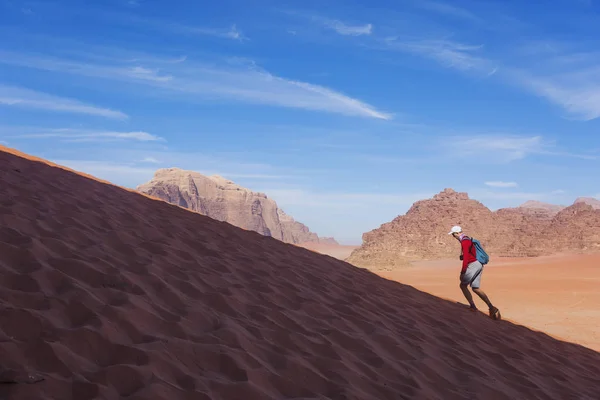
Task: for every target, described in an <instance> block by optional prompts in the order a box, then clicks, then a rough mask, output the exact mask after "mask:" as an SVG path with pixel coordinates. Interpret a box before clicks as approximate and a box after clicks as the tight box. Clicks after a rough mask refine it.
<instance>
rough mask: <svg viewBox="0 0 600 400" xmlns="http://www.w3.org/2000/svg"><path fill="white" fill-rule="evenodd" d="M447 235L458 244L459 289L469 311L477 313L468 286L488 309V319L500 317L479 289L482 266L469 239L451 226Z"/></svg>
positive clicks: (455, 227)
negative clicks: (460, 267)
mask: <svg viewBox="0 0 600 400" xmlns="http://www.w3.org/2000/svg"><path fill="white" fill-rule="evenodd" d="M448 234H449V235H452V236H453V237H454V238H455V239H456V240H458V241H459V242H460V246H461V255H460V259H461V260H462V269H461V271H460V289H461V290H462V292H463V294H464V295H465V297H466V299H467V301H468V302H469V305H470V307H469V309H470V310H471V311H477V307H476V306H475V302H473V296H472V295H471V292H469V285H471V288H472V289H473V292H475V294H477V296H479V297H480V298H481V300H483V301H484V302H485V304H487V306H488V307H489V310H490V311H489V312H490V317H491V318H493V319H496V318H497V317H498V316H499V315H500V311H499V310H498V309H497V308H496V307H494V305H493V304H492V302H491V301H490V299H489V298H488V297H487V295H486V294H485V292H484V291H483V290H481V289H480V286H481V274H482V273H483V265H481V263H480V262H479V261H478V260H477V256H476V253H475V246H473V245H472V244H473V242H472V241H471V238H470V237H468V236H467V235H465V234H464V233H463V231H462V228H461V227H460V226H458V225H457V226H453V227H452V229H451V230H450V232H448Z"/></svg>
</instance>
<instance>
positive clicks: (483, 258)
mask: <svg viewBox="0 0 600 400" xmlns="http://www.w3.org/2000/svg"><path fill="white" fill-rule="evenodd" d="M473 246H475V257H476V258H477V261H479V262H480V263H481V265H485V264H487V263H489V262H490V256H488V254H487V253H486V252H485V250H484V249H483V246H482V245H481V243H480V242H479V240H477V239H475V238H471V248H470V249H469V252H470V253H472V252H473Z"/></svg>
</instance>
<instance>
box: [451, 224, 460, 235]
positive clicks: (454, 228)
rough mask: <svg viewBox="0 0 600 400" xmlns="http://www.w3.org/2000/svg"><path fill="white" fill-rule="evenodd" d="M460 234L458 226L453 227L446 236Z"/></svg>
mask: <svg viewBox="0 0 600 400" xmlns="http://www.w3.org/2000/svg"><path fill="white" fill-rule="evenodd" d="M461 232H462V228H461V227H460V226H458V225H454V226H453V227H452V229H450V232H448V235H452V234H453V233H461Z"/></svg>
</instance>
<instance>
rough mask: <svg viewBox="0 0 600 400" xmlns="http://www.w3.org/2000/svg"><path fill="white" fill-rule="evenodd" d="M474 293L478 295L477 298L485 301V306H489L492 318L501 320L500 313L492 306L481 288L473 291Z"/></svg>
mask: <svg viewBox="0 0 600 400" xmlns="http://www.w3.org/2000/svg"><path fill="white" fill-rule="evenodd" d="M473 291H474V292H475V294H477V296H479V297H481V300H483V301H485V304H487V305H488V307H489V309H490V317H492V318H494V319H497V318H499V316H500V311H499V310H498V309H497V308H496V307H494V305H493V304H492V302H491V301H490V299H489V298H488V297H487V295H486V294H485V292H484V291H483V290H481V289H479V288H477V289H473ZM496 314H498V315H496Z"/></svg>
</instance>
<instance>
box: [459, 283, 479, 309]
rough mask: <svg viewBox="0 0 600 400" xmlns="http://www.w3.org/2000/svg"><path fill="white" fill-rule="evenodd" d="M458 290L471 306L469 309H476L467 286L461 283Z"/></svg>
mask: <svg viewBox="0 0 600 400" xmlns="http://www.w3.org/2000/svg"><path fill="white" fill-rule="evenodd" d="M460 290H462V292H463V294H464V295H465V297H466V298H467V301H468V302H469V305H470V306H471V308H476V307H475V302H473V295H471V292H469V285H465V284H463V283H461V284H460Z"/></svg>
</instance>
